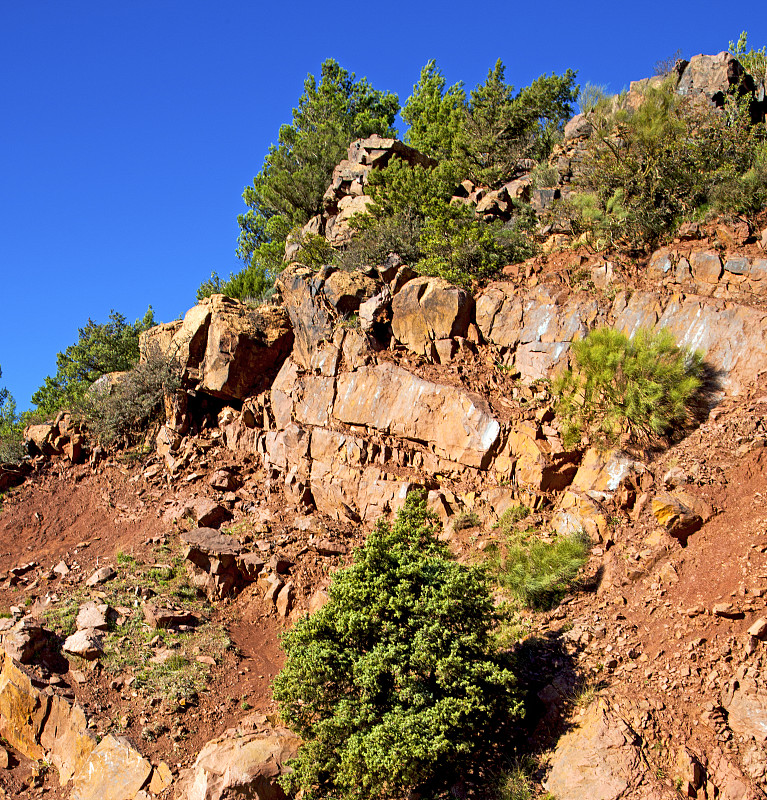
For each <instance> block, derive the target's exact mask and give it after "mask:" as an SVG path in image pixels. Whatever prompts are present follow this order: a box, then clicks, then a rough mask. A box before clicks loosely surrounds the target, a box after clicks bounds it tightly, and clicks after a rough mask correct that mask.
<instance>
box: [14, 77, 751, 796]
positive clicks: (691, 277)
mask: <svg viewBox="0 0 767 800" xmlns="http://www.w3.org/2000/svg"><path fill="white" fill-rule="evenodd" d="M725 66H726V65H725ZM686 74H687V72H683V73H682V75H681V81H682V84H684V85H685V86H687V84H686V83H685V80H686V79H685V75H686ZM698 74H699V73H698V72H696V71H695V70H693V73H692V76H691V77H690V78H689V80H688V83H689V84H690V86H692V87H693V88H692V89H690V91H692V90H693V89H694V88H695V87H696V86H697V84H696V83H695V80H696V77H695V76H696V75H698ZM728 74H729V73H727V70H725V77H727V75H728ZM699 88H700V87H698V89H699ZM698 89H695V90H696V91H697V90H698ZM700 91H703V90H702V89H700ZM581 123H582V120H581V121H580V122H577V124H576V123H574V125H573V126H572V127H571V131H572V130H575V129H576V128H577V129H578V130H579V131H580V133H579V134H578V135H588V134H587V133H586V134H584V133H583V131H582V130H581V128H582V125H581ZM572 138H573V137H570V138H569V139H568V141H570V139H572ZM351 151H353V153H352V155H353V156H354V158H352V157H350V162H353V163H343V164H341V165H339V168H338V170H337V173H338V174H337V176H336V178H335V179H334V182H333V185H332V186H331V187H330V189H329V190H328V193H327V195H326V196H327V199H328V202H327V212H326V214H325V215H324V216H323V218H322V219H321V220H316V221H314V222H313V223H312V225H314V228H313V229H312V232H314V233H316V234H322V235H324V236H327V237H328V238H329V239H332V242H335V243H338V242H342V241H343V240H344V236H346V235H347V234H348V230H347V232H346V233H345V232H344V224H345V223H346V222H348V215H347V216H346V217H344V214H345V213H346V212H347V211H349V210H350V209H352V208H354V209H357V207H358V206H359V205H360V202H362V204H364V202H365V201H364V200H362V201H360V200H359V198H363V197H364V192H363V190H364V186H365V180H366V178H365V176H366V175H367V170H368V169H369V168H373V167H375V166H376V165H377V164H378V165H380V164H382V163H385V161H386V159H387V158H388V157H390V155H391V153H392V152H397V153H398V154H400V155H401V154H404V155H405V156H406V157H407V158H411V159H412V160H413V163H419V161H418V154H415V153H414V152H413V151H410V150H409V149H407V148H405V147H404V146H402V145H400V144H399V143H397V142H395V141H390V140H377V141H371V140H364V141H361V142H357V143H354V144H353V145H352V148H351ZM355 154H356V155H355ZM387 154H388V155H387ZM560 155H561V154H560ZM355 159H356V161H355ZM522 183H523V184H524V181H522ZM355 184H356V185H357V188H355ZM520 186H521V184H520ZM520 186H518V187H516V188H517V189H518V188H520ZM464 189H465V195H466V197H465V199H466V200H467V201H469V200H471V201H472V202H476V203H477V212H478V213H491V211H492V213H498V214H502V213H503V207H502V203H504V202H506V201H505V200H504V198H503V197H502V196H500V195H497V196H494V197H493V198H491V199H492V201H493V203H495V205H494V206H492V209H495V211H493V210H492V209H491V205H492V204H488V203H485V205H483V202H485V200H487V198H488V195H486V196H485V197H484V198H483V197H480V196H478V195H477V192H476V187H469V186H466V187H464ZM506 191H511V190H510V189H509V188H508V187H507V189H506ZM514 191H516V189H514ZM346 198H352V199H351V200H348V201H347V200H346ZM541 205H542V206H543V205H545V203H543V200H541ZM760 219H761V222H762V225H761V227H760V228H759V229H754V228H753V227H750V226H749V224H748V223H747V222H746V221H744V220H735V221H733V220H722V219H719V220H716V221H713V222H711V223H708V224H696V225H688V226H686V227H685V228H683V229H682V230H681V231H680V234H679V237H678V239H677V240H676V241H675V242H674V243H673V244H672V245H671V246H668V247H664V248H662V249H660V250H658V251H656V252H655V253H653V254H652V256H651V257H650V258H649V260H641V261H636V260H631V259H629V258H628V257H625V256H623V255H621V254H615V255H614V256H611V257H610V259H609V260H608V259H605V258H603V257H600V256H595V255H594V254H593V253H590V252H588V251H587V250H586V249H585V248H580V249H579V248H574V249H570V248H568V249H562V250H552V251H551V252H549V254H547V255H542V256H539V257H537V258H535V259H531V260H529V261H527V262H525V263H523V264H519V265H515V266H511V267H508V268H506V269H505V270H504V273H503V279H501V280H498V281H495V282H492V283H490V284H489V285H487V286H486V287H485V288H483V289H482V290H481V291H479V292H477V293H475V294H473V295H472V294H471V293H469V292H468V291H467V290H465V289H463V288H460V287H457V286H454V285H451V284H450V283H448V282H447V281H446V280H444V279H441V278H434V277H424V276H418V275H416V274H415V273H414V272H413V270H412V269H410V267H409V266H408V265H406V264H403V263H402V260H401V259H400V258H399V257H397V256H395V255H392V256H390V258H389V259H388V260H387V261H386V263H384V264H381V265H377V266H375V267H370V268H368V269H365V270H357V271H351V272H348V271H343V270H339V269H335V268H333V267H323V268H321V269H319V270H317V271H315V270H311V269H308V268H306V267H303V266H301V265H300V264H291V265H290V266H288V267H287V268H286V269H285V271H284V272H283V273H282V274H281V276H280V278H279V281H278V286H277V289H278V291H277V294H276V296H275V298H274V299H273V302H272V303H271V304H269V305H262V306H258V307H253V306H251V305H248V304H246V303H242V302H239V301H236V300H231V299H229V298H227V297H224V296H222V295H213V296H212V297H209V298H207V299H205V300H203V301H202V302H200V303H199V304H198V305H196V306H195V307H193V308H192V309H190V310H189V311H188V312H187V313H186V315H185V317H184V318H183V320H179V321H177V322H173V323H168V324H165V325H161V326H158V327H156V328H153V329H151V330H150V331H148V332H147V333H145V334H143V336H142V342H141V347H142V354H143V357H144V358H145V359H151V358H152V357H154V354H156V353H158V352H159V353H164V354H171V355H173V356H174V357H175V358H177V359H178V361H179V362H180V365H181V369H182V376H181V389H180V390H179V391H178V392H177V393H176V394H175V395H174V396H172V397H167V398H166V408H165V411H166V414H165V421H164V424H162V425H161V426H160V427H158V428H156V429H155V430H153V431H152V437H153V441H152V444H153V448H151V453H150V452H149V451H148V450H139V451H135V452H133V451H116V452H105V451H104V450H102V449H101V448H100V447H97V446H95V445H94V443H93V442H92V441H90V439H89V437H88V433H87V431H86V430H84V429H83V428H82V427H81V426H80V424H79V423H78V422H77V420H75V419H73V417H72V416H71V415H70V414H66V413H62V414H60V415H59V417H58V418H57V419H56V420H54V421H51V422H49V423H46V424H43V425H38V426H34V427H32V428H30V429H29V430H28V437H29V448H30V450H31V451H32V452H33V453H35V455H34V457H32V458H31V459H30V460H28V461H27V462H25V464H24V465H23V466H22V467H3V471H2V472H1V473H0V481H1V482H2V483H1V484H0V485H2V488H3V489H7V490H8V491H7V493H6V494H5V495H4V497H3V505H2V512H1V513H0V530H2V541H3V547H2V550H3V552H2V553H0V571H2V583H1V584H0V603H1V604H2V605H0V608H2V610H3V611H7V615H6V616H5V617H4V618H3V619H0V636H2V645H3V648H4V652H5V655H4V663H3V668H2V672H1V673H0V733H2V735H3V737H4V740H5V741H4V744H5V745H7V747H4V749H3V750H2V751H0V760H2V761H3V762H4V764H3V766H4V767H5V768H4V769H3V770H2V772H1V773H0V784H1V785H2V787H3V791H4V792H5V793H6V796H9V797H16V796H26V795H30V796H31V795H33V794H45V795H46V796H48V797H52V798H65V797H71V798H74V799H76V800H85V798H93V800H96V798H112V799H113V800H139V798H145V797H153V796H159V797H172V796H175V797H177V798H179V800H202V799H203V798H205V800H213V798H225V797H260V798H263V800H271V799H272V798H281V797H283V795H282V790H281V789H280V788H279V787H278V786H277V785H276V783H275V778H276V777H277V776H278V775H279V774H280V772H281V771H282V769H283V766H284V763H285V761H286V760H288V759H289V758H290V757H291V756H293V755H294V754H295V752H296V750H297V747H298V744H299V742H298V740H297V739H296V737H295V736H294V735H293V734H292V733H291V732H290V731H288V730H287V729H286V728H284V727H281V723H280V720H279V719H278V718H277V716H276V715H275V710H276V709H275V705H274V703H273V701H272V698H271V694H270V681H271V679H272V678H273V677H274V675H275V674H276V673H277V672H278V671H279V669H280V667H281V665H282V660H283V656H282V653H281V651H280V648H279V643H278V635H279V632H280V631H281V630H283V629H284V628H285V627H286V626H290V625H291V624H292V623H293V622H294V621H295V620H296V619H298V618H300V617H302V616H304V615H305V614H307V613H312V612H313V611H315V610H316V609H318V608H320V607H321V606H322V605H323V604H324V603H325V602H326V600H327V588H328V586H329V583H330V580H331V576H332V572H333V570H334V569H337V568H338V567H339V566H341V565H343V564H345V563H348V561H349V560H350V557H351V552H352V549H353V547H354V546H355V545H356V544H359V543H360V542H361V541H363V540H364V538H365V535H366V532H367V531H368V530H369V529H370V527H371V526H372V525H373V524H374V523H375V522H376V520H378V519H379V518H381V517H385V516H387V515H390V514H392V513H394V512H396V511H397V510H398V509H399V508H401V507H402V505H403V503H404V501H405V498H406V496H407V495H408V493H409V492H410V491H412V490H413V489H419V488H420V489H424V490H425V491H426V492H427V497H428V503H429V506H430V507H431V508H432V509H433V511H434V512H435V513H436V514H437V516H438V517H439V519H440V521H441V523H442V525H443V533H442V534H441V536H442V538H443V539H444V540H445V541H446V542H447V543H448V544H449V547H450V549H451V550H452V552H453V554H454V555H455V557H456V558H457V559H459V560H462V561H467V562H472V563H474V562H477V561H480V560H482V559H483V558H484V557H485V555H484V554H485V551H487V550H488V548H490V547H491V545H492V544H493V543H494V542H496V541H498V540H499V538H500V537H501V533H500V531H499V529H498V528H497V527H495V525H496V523H497V522H498V521H499V519H501V518H502V517H503V515H504V512H507V511H508V510H510V509H520V508H524V512H523V516H524V515H526V518H525V519H524V520H520V521H519V524H520V525H521V526H522V527H525V526H528V527H535V529H536V530H537V531H538V535H540V536H542V537H543V538H544V539H546V538H549V539H550V538H551V537H553V536H555V535H556V534H557V533H568V532H572V531H574V530H584V531H585V532H586V533H587V534H588V535H589V537H590V540H591V544H592V547H591V550H590V556H589V560H588V563H587V565H586V566H585V568H584V570H583V574H582V581H581V583H580V584H579V585H578V588H577V589H575V590H574V591H572V592H571V593H570V594H568V595H567V596H566V597H565V599H564V600H563V601H562V602H561V603H560V604H559V605H557V606H556V607H555V608H554V609H553V610H549V611H537V612H535V611H524V612H521V616H520V621H519V625H520V626H521V628H522V629H523V631H524V634H523V635H522V636H521V637H518V638H517V639H516V641H515V643H514V644H513V648H514V649H515V654H516V657H517V663H518V665H519V672H520V674H519V678H520V683H521V684H522V685H523V686H524V687H525V691H526V701H525V702H526V707H527V716H526V718H525V722H524V726H525V730H524V734H525V735H524V736H522V737H521V739H520V741H524V742H525V745H524V747H522V750H524V751H525V752H524V755H529V756H531V757H532V758H533V759H534V763H535V767H534V768H532V769H531V776H532V777H531V779H532V780H533V781H534V784H535V787H536V791H539V792H540V793H541V794H542V793H543V792H544V791H548V792H550V793H551V794H553V795H554V796H555V797H556V798H558V800H580V798H583V800H587V798H588V799H589V800H590V799H591V798H595V797H599V798H603V799H604V800H610V799H612V798H614V799H615V800H618V798H637V799H639V798H665V797H669V798H670V797H674V796H677V795H678V794H679V793H682V794H684V795H686V796H688V797H706V798H715V797H718V798H729V799H731V800H741V799H742V798H758V797H762V796H764V794H765V791H766V790H767V752H766V751H765V747H764V743H765V741H767V699H765V698H766V697H767V687H765V686H764V685H763V683H764V682H763V681H762V679H761V672H762V666H763V662H764V660H765V650H764V648H765V644H764V641H765V640H767V540H765V535H767V511H766V510H765V497H767V478H765V475H766V474H767V473H765V461H766V460H767V449H765V445H767V429H765V426H764V414H765V412H767V219H765V218H764V216H762V217H761V218H760ZM762 228H764V230H762ZM604 325H608V326H611V327H613V328H616V329H619V330H622V331H625V332H627V333H630V334H631V333H634V332H635V331H637V330H638V329H639V328H648V329H651V330H660V329H667V330H670V331H671V332H672V333H673V334H674V336H675V338H676V341H677V342H678V343H679V344H680V345H681V346H683V347H685V348H692V349H699V350H701V351H702V352H703V353H704V358H705V367H706V387H705V388H706V395H705V398H704V399H705V402H704V403H702V404H701V408H700V409H699V419H698V420H697V423H698V424H697V425H696V427H695V428H694V430H692V432H687V435H683V433H684V432H682V431H679V432H678V435H677V436H676V439H675V441H676V443H675V444H673V446H671V447H670V448H668V449H666V450H661V449H655V450H652V449H649V448H648V449H646V450H641V449H638V448H636V447H634V448H625V449H618V448H615V449H608V450H605V449H603V448H602V449H600V448H597V447H596V446H588V445H584V446H582V447H577V448H575V449H567V448H566V447H565V446H564V445H563V442H562V421H561V420H559V419H558V418H557V417H556V415H555V413H554V410H553V398H552V394H551V380H552V378H553V377H554V376H555V375H556V374H557V373H558V372H559V371H561V370H562V369H564V368H565V367H566V366H567V365H568V364H569V363H570V358H571V353H572V350H571V344H572V342H573V341H574V340H575V339H580V338H583V337H584V336H585V335H586V334H587V333H588V332H589V331H590V330H593V329H595V328H597V327H600V326H604ZM115 380H119V379H117V378H116V379H115ZM459 521H460V522H459ZM467 521H468V524H467ZM493 767H494V768H495V769H497V770H498V771H500V770H502V768H503V765H500V764H499V765H493Z"/></svg>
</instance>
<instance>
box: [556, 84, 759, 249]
mask: <svg viewBox="0 0 767 800" xmlns="http://www.w3.org/2000/svg"><path fill="white" fill-rule="evenodd" d="M590 120H591V122H592V124H593V134H592V136H591V137H590V138H589V140H588V142H587V144H586V150H585V154H584V158H583V161H582V164H581V170H580V173H579V175H578V176H577V177H576V180H575V188H576V190H577V193H578V194H576V195H574V196H572V195H571V198H570V201H571V209H572V211H573V220H572V222H573V226H574V228H575V230H576V231H581V232H585V233H586V234H587V236H588V237H589V239H590V240H591V243H592V245H594V246H595V247H597V248H603V247H607V246H611V247H617V246H621V247H624V248H628V249H631V250H635V251H641V250H645V249H647V248H649V247H653V246H655V245H656V244H657V243H658V242H659V241H661V240H663V239H665V238H667V237H669V236H670V235H671V234H672V233H673V231H674V230H675V229H676V226H677V225H678V224H679V223H680V222H681V221H682V220H683V219H685V218H692V217H695V216H699V215H700V214H701V213H703V212H704V211H705V210H706V209H709V208H712V209H714V210H718V211H727V210H729V211H733V212H736V213H742V214H753V213H756V212H758V211H760V210H761V208H762V207H763V206H764V202H765V200H767V180H765V177H767V175H766V174H765V170H764V168H763V166H762V165H763V162H764V155H763V152H764V151H763V141H764V126H763V125H752V124H751V118H750V113H749V110H748V107H747V104H740V103H738V102H737V100H736V99H735V98H734V97H729V98H727V101H726V104H725V108H724V110H722V111H717V110H716V109H714V108H710V107H707V106H704V105H702V104H701V103H696V102H693V101H691V100H689V99H686V98H682V97H680V96H679V95H677V94H676V92H675V89H674V81H673V79H670V80H668V81H666V82H664V83H663V84H662V85H661V86H649V87H648V88H647V89H646V90H645V93H644V98H643V101H642V103H641V105H640V106H639V107H638V108H637V109H636V110H635V111H630V110H627V109H620V110H618V111H615V112H613V111H612V109H611V107H610V106H609V105H607V104H605V105H604V106H599V107H598V109H597V111H595V112H594V113H593V114H591V115H590ZM578 195H580V196H578Z"/></svg>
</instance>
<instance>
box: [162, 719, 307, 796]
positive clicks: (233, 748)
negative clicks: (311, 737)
mask: <svg viewBox="0 0 767 800" xmlns="http://www.w3.org/2000/svg"><path fill="white" fill-rule="evenodd" d="M299 744H300V740H299V739H298V738H297V737H296V736H294V735H293V734H292V733H291V732H290V731H288V730H287V729H285V728H273V729H272V728H267V729H266V730H260V731H242V730H236V729H233V730H230V731H227V732H226V733H225V734H224V735H223V736H219V737H218V738H217V739H213V740H211V741H210V742H208V743H207V744H206V745H205V746H204V747H203V748H202V750H201V751H200V754H199V755H198V756H197V759H196V760H195V762H194V764H193V765H192V767H191V768H190V769H188V770H185V771H184V772H183V773H182V776H181V780H180V781H179V785H178V788H177V796H178V797H179V798H180V800H227V798H235V797H243V798H245V797H248V798H252V799H253V800H284V798H285V793H284V792H283V790H282V789H281V788H280V786H279V784H278V783H277V779H278V778H279V776H280V775H281V774H283V772H284V771H285V768H286V767H285V765H286V763H287V762H288V761H289V760H290V759H291V758H294V757H295V756H296V753H297V752H298V747H299Z"/></svg>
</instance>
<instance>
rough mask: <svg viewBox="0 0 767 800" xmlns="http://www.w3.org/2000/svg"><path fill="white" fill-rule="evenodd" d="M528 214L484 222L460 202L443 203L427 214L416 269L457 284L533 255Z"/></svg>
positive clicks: (534, 246)
mask: <svg viewBox="0 0 767 800" xmlns="http://www.w3.org/2000/svg"><path fill="white" fill-rule="evenodd" d="M531 226H532V222H531V218H530V217H529V216H528V215H527V214H524V213H523V212H522V210H521V209H520V214H519V216H518V217H517V218H516V219H513V220H511V222H508V223H503V222H501V221H500V220H496V221H494V222H490V223H488V222H484V221H483V220H481V219H478V218H477V217H476V216H475V213H474V210H473V209H472V208H469V207H467V206H463V205H445V206H443V207H442V208H441V209H440V210H439V212H438V213H436V214H434V215H433V216H430V217H427V219H426V221H425V222H424V226H423V233H422V235H421V239H420V249H421V259H420V260H419V261H418V262H417V263H416V264H415V269H416V270H417V271H418V272H420V273H422V274H424V275H436V276H439V277H441V278H445V279H446V280H448V281H450V282H451V283H455V284H458V285H460V286H470V285H471V284H472V283H473V282H475V281H483V280H486V279H488V278H490V277H492V276H493V275H494V274H495V273H497V272H498V271H499V270H500V269H501V268H502V267H504V266H505V265H506V264H515V263H517V262H519V261H524V260H525V259H527V258H530V257H532V256H533V255H535V253H536V252H537V248H536V245H535V244H534V242H533V241H532V239H531V238H530V237H529V236H528V231H529V230H530V228H531Z"/></svg>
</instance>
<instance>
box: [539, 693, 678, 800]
mask: <svg viewBox="0 0 767 800" xmlns="http://www.w3.org/2000/svg"><path fill="white" fill-rule="evenodd" d="M550 763H551V769H550V770H549V774H548V777H547V779H546V781H545V782H544V788H545V789H546V790H547V791H549V792H551V794H553V795H554V796H555V797H556V798H557V800H619V798H624V797H632V798H635V800H644V798H647V799H648V800H649V798H650V797H653V798H657V797H658V794H657V788H658V787H656V786H653V785H652V782H651V781H650V779H649V777H650V771H649V769H648V766H647V762H646V761H645V759H644V757H643V755H642V750H641V740H640V738H639V737H638V736H637V735H636V734H635V733H634V731H632V730H631V728H629V726H628V725H627V724H626V723H625V722H624V721H623V720H622V719H620V717H617V716H616V715H615V714H613V713H612V712H611V711H610V709H609V707H608V706H607V704H606V703H605V701H603V700H601V699H599V700H597V701H595V702H594V703H593V704H592V705H591V706H589V708H588V709H587V710H586V712H585V714H584V715H583V717H582V718H581V720H580V721H579V722H578V724H577V725H576V726H575V727H574V728H573V729H572V730H570V731H569V732H568V733H566V734H565V735H564V736H563V737H562V738H561V739H560V740H559V743H558V744H557V746H556V748H555V750H554V752H553V753H552V755H551V760H550ZM660 796H661V797H662V796H663V795H660ZM668 796H673V793H672V792H671V791H669V792H668Z"/></svg>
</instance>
